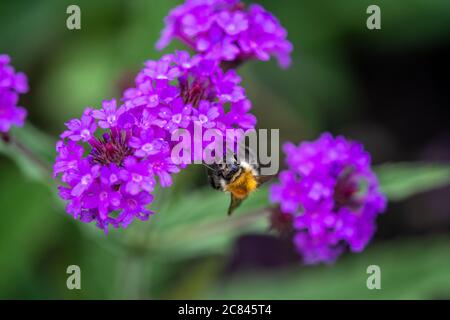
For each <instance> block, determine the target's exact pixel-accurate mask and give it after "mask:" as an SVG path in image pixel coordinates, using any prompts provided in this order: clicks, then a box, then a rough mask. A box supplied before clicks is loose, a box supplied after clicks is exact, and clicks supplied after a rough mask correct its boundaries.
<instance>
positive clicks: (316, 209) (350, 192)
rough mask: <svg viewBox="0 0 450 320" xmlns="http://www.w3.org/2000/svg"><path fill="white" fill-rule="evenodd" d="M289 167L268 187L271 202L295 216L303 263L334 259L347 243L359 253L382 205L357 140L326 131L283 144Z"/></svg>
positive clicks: (298, 244)
mask: <svg viewBox="0 0 450 320" xmlns="http://www.w3.org/2000/svg"><path fill="white" fill-rule="evenodd" d="M284 152H285V154H286V163H287V165H288V169H287V170H285V171H283V172H281V173H280V182H279V183H278V184H275V185H273V186H272V187H271V190H270V200H271V202H273V203H277V204H279V206H280V210H281V212H283V213H285V214H290V215H291V216H292V217H293V226H294V229H295V230H296V235H295V237H294V242H295V244H296V246H297V249H298V251H299V253H300V254H301V255H302V257H303V259H304V261H305V263H309V264H315V263H320V262H333V261H334V260H335V259H336V258H337V257H338V256H339V255H340V254H341V253H342V252H343V251H344V249H345V248H346V247H348V248H349V249H350V250H351V251H353V252H361V251H362V250H363V249H364V248H365V246H366V245H367V243H368V242H369V241H370V239H371V238H372V236H373V234H374V232H375V221H376V218H377V216H378V214H380V213H382V212H383V211H384V210H385V208H386V198H385V197H384V195H383V194H382V193H381V192H380V190H379V185H378V181H377V178H376V176H375V174H374V173H373V171H372V170H371V167H370V155H369V154H368V153H367V152H366V151H364V148H363V146H362V145H361V144H360V143H358V142H351V141H348V140H346V139H345V138H344V137H342V136H338V137H336V138H334V137H333V136H332V135H331V134H329V133H324V134H322V136H321V137H320V138H319V139H318V140H316V141H313V142H303V143H301V144H300V145H299V146H295V145H293V144H292V143H287V144H285V145H284Z"/></svg>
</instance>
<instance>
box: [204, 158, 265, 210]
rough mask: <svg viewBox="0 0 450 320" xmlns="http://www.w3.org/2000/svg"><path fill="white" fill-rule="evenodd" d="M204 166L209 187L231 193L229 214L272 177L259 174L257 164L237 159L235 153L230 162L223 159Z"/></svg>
mask: <svg viewBox="0 0 450 320" xmlns="http://www.w3.org/2000/svg"><path fill="white" fill-rule="evenodd" d="M205 166H206V167H207V170H208V181H209V184H210V185H211V187H213V188H214V189H216V190H220V191H223V192H226V193H229V194H230V195H231V202H230V206H229V208H228V215H231V214H232V213H233V211H234V210H235V209H236V208H237V207H239V205H240V204H241V203H242V201H244V200H245V199H246V198H247V197H248V196H249V195H250V194H251V193H252V192H253V191H255V190H256V189H257V188H258V187H259V186H261V185H262V184H263V183H265V182H266V181H268V180H270V179H271V178H272V176H263V175H261V174H260V165H259V164H257V163H255V164H251V163H250V162H247V161H244V160H241V161H238V160H237V157H236V155H235V156H234V159H233V160H232V161H231V162H228V163H227V162H226V161H223V162H220V163H214V164H211V165H205Z"/></svg>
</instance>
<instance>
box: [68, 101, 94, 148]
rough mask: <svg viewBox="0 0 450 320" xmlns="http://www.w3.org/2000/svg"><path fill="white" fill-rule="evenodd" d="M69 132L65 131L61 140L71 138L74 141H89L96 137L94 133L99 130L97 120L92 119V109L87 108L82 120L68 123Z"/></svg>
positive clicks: (73, 120)
mask: <svg viewBox="0 0 450 320" xmlns="http://www.w3.org/2000/svg"><path fill="white" fill-rule="evenodd" d="M66 126H67V128H68V129H69V130H66V131H64V132H63V133H62V134H61V138H63V139H64V138H69V139H70V140H73V141H78V140H83V141H85V142H86V141H89V140H91V138H93V136H94V132H95V130H96V129H97V124H96V123H95V119H94V118H93V117H92V109H91V108H87V109H86V110H85V111H84V113H83V116H82V117H81V120H79V119H72V120H70V121H69V122H67V123H66Z"/></svg>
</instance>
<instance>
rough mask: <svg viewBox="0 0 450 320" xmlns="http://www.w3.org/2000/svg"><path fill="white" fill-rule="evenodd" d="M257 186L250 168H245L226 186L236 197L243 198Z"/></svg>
mask: <svg viewBox="0 0 450 320" xmlns="http://www.w3.org/2000/svg"><path fill="white" fill-rule="evenodd" d="M257 187H258V182H257V181H256V179H255V176H254V175H253V173H252V172H251V170H246V171H245V172H244V173H242V174H241V175H240V176H239V177H238V178H237V179H236V180H234V181H233V182H231V183H230V184H228V185H227V186H226V190H227V191H229V192H231V193H232V194H233V195H234V196H235V197H236V198H238V199H244V198H246V197H247V196H248V195H249V193H251V192H252V191H254V190H255V189H256V188H257Z"/></svg>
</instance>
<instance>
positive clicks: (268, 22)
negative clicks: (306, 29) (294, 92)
mask: <svg viewBox="0 0 450 320" xmlns="http://www.w3.org/2000/svg"><path fill="white" fill-rule="evenodd" d="M165 24H166V26H165V28H164V29H163V31H162V32H161V38H160V39H159V40H158V42H157V44H156V47H157V48H158V49H160V50H161V49H163V48H164V47H166V46H167V45H168V44H169V43H170V42H171V40H172V39H174V38H177V39H179V40H181V41H182V42H184V43H185V44H187V45H188V46H190V47H192V48H193V49H195V50H197V51H198V52H200V53H202V54H205V55H206V56H207V57H208V58H212V59H218V60H225V61H235V62H242V61H245V60H248V59H259V60H263V61H266V60H269V58H270V56H275V57H276V58H277V59H278V62H279V63H280V65H281V66H282V67H288V66H289V64H290V54H291V52H292V44H291V43H290V42H289V41H288V40H287V39H286V36H287V32H286V30H285V29H284V28H283V27H282V26H281V24H280V22H279V21H278V20H277V18H275V17H274V16H273V15H272V14H271V13H269V12H268V11H266V10H265V9H264V8H263V7H261V6H260V5H255V4H252V5H250V6H249V7H248V8H246V6H245V4H243V3H241V2H239V1H238V0H186V2H185V3H184V4H182V5H179V6H178V7H176V8H175V9H173V10H172V11H171V12H170V13H169V15H168V16H167V17H166V18H165Z"/></svg>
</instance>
